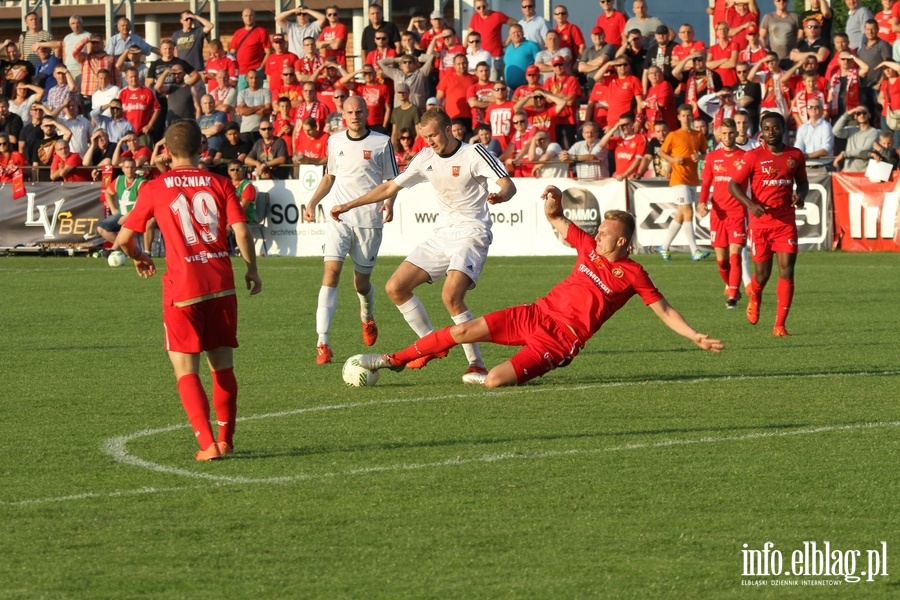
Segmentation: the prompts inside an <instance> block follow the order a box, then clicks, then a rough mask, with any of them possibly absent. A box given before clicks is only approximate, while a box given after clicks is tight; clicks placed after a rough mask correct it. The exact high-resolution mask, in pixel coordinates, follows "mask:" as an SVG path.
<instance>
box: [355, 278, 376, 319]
mask: <svg viewBox="0 0 900 600" xmlns="http://www.w3.org/2000/svg"><path fill="white" fill-rule="evenodd" d="M356 295H357V296H358V297H359V318H360V320H361V321H362V322H363V323H368V322H369V321H372V320H374V318H375V286H374V285H372V284H371V283H370V284H369V291H368V292H366V293H365V294H360V293H359V292H356Z"/></svg>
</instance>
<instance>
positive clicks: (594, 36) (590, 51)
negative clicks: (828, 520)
mask: <svg viewBox="0 0 900 600" xmlns="http://www.w3.org/2000/svg"><path fill="white" fill-rule="evenodd" d="M616 50H617V49H616V47H615V46H613V45H612V44H607V43H606V33H605V32H604V31H603V29H601V28H600V27H594V28H593V29H591V47H590V48H586V49H585V51H584V52H582V53H581V55H580V56H579V57H578V63H577V65H576V67H575V68H576V70H577V71H578V72H579V73H581V74H582V75H584V76H585V77H586V78H587V81H588V82H591V84H593V77H594V73H596V72H597V69H599V68H600V67H602V66H603V64H604V63H606V62H609V61H611V60H612V59H614V58H615V57H616ZM591 87H592V86H591Z"/></svg>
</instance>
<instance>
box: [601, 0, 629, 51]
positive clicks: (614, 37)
mask: <svg viewBox="0 0 900 600" xmlns="http://www.w3.org/2000/svg"><path fill="white" fill-rule="evenodd" d="M600 8H601V9H603V12H602V13H601V14H600V16H599V17H597V27H599V28H600V29H602V30H603V32H604V33H605V34H606V43H608V44H612V45H613V46H616V47H619V46H621V45H622V38H623V37H624V33H625V15H623V14H622V13H620V12H619V11H617V10H616V4H615V2H613V0H600Z"/></svg>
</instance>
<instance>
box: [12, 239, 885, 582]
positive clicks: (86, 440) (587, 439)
mask: <svg viewBox="0 0 900 600" xmlns="http://www.w3.org/2000/svg"><path fill="white" fill-rule="evenodd" d="M639 260H640V261H641V262H643V263H645V264H647V265H648V270H649V271H650V272H651V275H653V277H654V280H655V282H656V283H657V285H659V287H660V288H661V289H662V291H663V293H664V294H665V295H666V297H667V298H668V299H669V300H670V301H671V302H672V303H673V304H674V305H675V306H676V307H678V308H679V309H680V310H681V311H682V313H683V314H684V315H685V316H686V318H687V319H688V320H689V321H690V322H691V323H692V324H693V325H694V326H695V327H697V328H698V329H699V330H700V331H704V332H707V333H710V334H711V335H712V336H714V337H720V338H721V339H723V340H724V341H725V343H726V350H725V352H724V353H723V354H721V355H718V356H717V355H713V354H711V353H705V352H702V351H701V350H699V349H697V348H696V347H695V346H694V345H693V344H691V343H690V342H688V341H687V340H685V339H683V338H681V337H680V336H678V335H676V334H674V333H672V332H671V331H669V330H668V329H667V328H666V327H665V326H664V325H663V324H662V323H661V322H660V321H659V320H658V319H657V318H656V317H655V316H654V315H653V313H652V311H650V310H649V309H647V308H645V307H643V306H642V304H641V303H640V302H639V300H638V299H632V301H631V302H630V303H629V304H628V305H627V306H626V307H625V308H624V309H623V310H622V311H620V312H619V313H618V314H617V315H616V316H615V317H613V319H612V320H611V321H610V322H609V323H608V324H607V325H606V326H604V328H603V329H602V330H601V332H600V333H599V334H598V335H597V336H595V337H594V338H593V339H592V340H591V341H590V342H589V343H588V344H587V347H586V348H585V349H584V351H583V352H582V353H581V355H580V356H579V357H578V358H577V359H576V360H575V361H574V362H573V363H572V365H570V366H569V367H567V368H565V369H562V370H558V371H555V372H553V373H551V374H549V375H548V376H546V377H544V378H543V379H540V380H538V381H537V382H535V383H534V384H531V385H528V386H524V387H522V388H515V389H506V390H502V391H494V392H491V391H488V390H485V389H483V388H477V387H471V386H463V385H462V384H461V382H460V376H461V375H462V373H463V371H464V369H465V361H464V358H463V354H462V352H461V350H460V349H455V350H454V351H453V352H451V354H450V357H448V358H447V359H444V360H441V361H437V362H435V363H432V364H431V365H429V366H428V367H427V368H426V369H424V370H422V371H417V372H410V371H407V372H404V373H400V374H396V373H391V372H384V373H382V378H381V381H380V382H379V384H378V386H377V387H375V388H369V389H351V388H348V387H346V386H345V385H344V384H343V382H342V381H341V376H340V369H341V364H342V363H343V361H344V360H345V359H346V358H347V357H349V356H350V355H352V354H357V353H360V352H365V351H366V349H365V347H364V346H363V345H362V342H361V338H360V325H359V319H358V304H357V300H356V297H355V294H353V291H352V287H351V282H350V279H351V278H350V277H348V276H347V275H349V273H346V274H345V277H344V280H343V281H342V282H341V290H340V306H339V308H338V313H337V315H336V318H335V321H334V325H333V331H332V346H333V348H334V350H335V362H334V363H333V364H331V365H326V366H317V365H315V364H314V358H315V322H314V318H315V302H316V296H317V291H318V288H319V284H320V277H321V261H319V260H315V259H263V260H262V261H261V266H260V272H261V275H262V277H263V281H264V291H263V293H262V295H260V296H258V297H256V298H249V297H247V296H246V295H245V294H243V293H242V294H241V296H240V332H239V336H240V341H241V348H240V349H239V350H238V351H237V353H236V362H237V367H236V372H237V376H238V381H239V384H240V386H241V387H240V397H239V416H240V417H242V418H243V419H245V420H242V421H240V422H239V423H238V426H237V434H236V437H235V445H236V451H237V454H235V455H234V456H233V457H229V458H228V459H227V460H223V461H219V462H216V463H203V464H200V463H196V462H195V461H193V458H192V457H193V453H194V451H195V450H196V445H195V442H194V441H193V436H192V435H191V432H190V430H189V428H188V427H187V425H186V419H185V417H184V415H183V412H182V409H181V406H180V404H179V402H178V399H177V395H176V392H175V385H174V381H173V376H172V373H171V367H170V365H169V363H168V360H167V358H166V356H165V353H164V352H163V351H162V349H161V326H160V290H159V285H160V284H159V277H156V278H154V279H153V280H151V281H149V282H148V281H143V280H140V279H139V278H138V277H137V276H136V275H135V274H134V271H133V269H132V268H131V266H130V263H129V265H128V266H126V267H124V268H119V269H112V268H110V267H108V266H107V265H106V263H105V261H96V260H82V259H71V258H69V259H65V258H63V259H50V258H46V259H40V258H31V257H27V258H7V259H5V260H3V261H0V289H3V290H4V292H3V297H4V299H5V302H4V316H3V328H2V331H3V343H4V352H3V353H2V354H0V372H2V373H3V386H2V389H3V401H2V407H3V416H2V419H0V433H2V435H0V453H2V456H3V457H4V458H3V461H2V463H0V480H2V482H3V485H2V487H0V519H2V523H3V524H4V527H2V529H0V547H2V548H3V557H4V558H3V560H2V561H0V597H3V598H43V597H46V598H92V599H93V598H123V597H154V598H182V597H183V598H196V597H200V596H201V595H202V596H211V595H213V594H215V595H217V596H222V597H228V598H260V597H267V598H268V597H271V598H288V597H294V598H301V597H302V598H314V597H316V598H401V597H416V598H512V597H529V598H589V597H591V598H592V597H608V598H651V597H657V598H699V597H717V598H729V597H745V596H746V595H747V594H752V595H753V597H761V598H765V597H775V596H778V597H782V596H789V597H793V596H801V595H802V596H804V597H808V596H809V595H810V594H814V595H815V596H816V597H818V596H821V595H825V596H846V595H847V594H850V593H853V595H854V597H858V596H859V595H860V594H864V595H865V597H869V598H873V597H874V598H877V597H889V596H893V597H895V596H896V594H897V593H898V591H900V588H898V581H900V572H898V569H900V563H898V562H897V559H896V557H897V556H898V553H900V546H898V545H897V543H898V541H900V540H898V539H897V535H896V533H897V514H896V499H897V497H898V495H900V489H898V487H900V486H898V478H900V476H898V472H897V464H898V455H900V453H898V447H900V443H898V427H897V425H898V411H897V384H896V382H897V375H898V373H900V358H898V352H897V349H898V347H897V338H896V336H897V319H896V310H895V307H894V302H893V300H892V299H893V297H894V296H895V294H896V287H897V285H896V284H897V276H896V273H897V256H896V255H886V254H869V255H864V254H855V255H848V254H840V253H837V254H832V253H806V254H803V255H801V256H800V258H799V260H798V267H797V273H798V279H797V293H796V296H795V302H794V309H793V312H792V314H791V318H790V319H789V321H788V330H789V331H790V332H791V333H792V334H793V337H790V338H786V339H777V338H773V337H772V336H771V335H770V332H771V326H772V321H773V318H774V317H773V315H774V280H773V282H772V284H771V285H770V286H769V289H768V290H767V293H766V296H765V298H764V302H763V308H762V317H761V319H760V324H759V325H758V326H756V327H751V326H750V325H748V324H747V323H746V321H745V319H744V315H743V309H744V307H745V306H746V301H745V300H742V301H741V303H740V310H737V311H733V310H732V311H729V310H726V309H725V307H724V298H723V296H722V283H721V282H720V280H719V278H718V275H717V273H716V268H715V264H714V263H713V262H712V261H705V262H703V263H701V264H695V263H691V261H689V260H688V259H687V257H686V256H685V257H681V256H676V257H675V260H674V261H673V262H672V263H669V264H662V263H661V262H660V261H659V260H658V257H639ZM397 263H398V260H397V259H383V260H382V261H381V262H380V265H379V267H378V268H377V269H376V272H375V275H374V279H375V282H376V286H377V288H378V292H377V296H376V297H377V306H376V317H377V320H378V324H379V328H380V331H381V334H380V338H379V340H378V343H377V344H376V346H375V347H374V349H373V350H374V351H383V352H387V351H394V350H398V349H400V348H401V347H403V346H405V345H407V344H408V343H410V342H411V341H412V339H413V337H412V333H411V331H410V330H409V328H408V327H407V326H406V324H405V323H404V322H403V321H402V318H401V317H400V315H399V313H398V311H397V310H396V309H394V308H393V307H392V306H391V305H390V303H389V302H388V300H387V298H386V297H385V295H384V293H383V290H382V286H383V283H384V281H385V280H386V279H387V277H388V275H389V274H390V273H391V272H392V270H393V268H394V267H395V266H396V264H397ZM571 265H572V260H571V259H570V258H516V259H513V258H492V259H490V260H489V261H488V264H487V267H486V269H485V273H484V277H483V279H482V281H481V283H480V284H479V286H478V288H477V289H476V290H474V291H473V292H472V293H471V294H470V296H469V301H470V306H471V308H472V310H473V312H474V313H475V314H482V313H484V312H486V311H489V310H492V309H497V308H501V307H504V306H507V305H511V304H515V303H517V302H522V301H529V300H532V299H534V298H535V297H537V296H539V295H542V294H543V293H545V292H546V291H547V290H548V289H549V288H550V287H551V286H552V285H553V284H554V283H556V282H557V281H559V280H560V279H562V278H563V277H564V276H565V275H567V274H568V272H569V270H570V269H571ZM236 267H237V270H238V271H239V272H241V273H242V267H240V265H236ZM420 291H421V296H422V297H423V300H424V302H425V304H426V306H428V308H429V310H430V314H431V317H432V319H433V321H434V322H435V323H436V324H437V325H444V324H446V323H448V321H449V319H448V318H447V315H446V313H445V311H444V309H443V307H442V306H441V305H440V290H439V287H438V286H434V287H426V288H423V289H421V290H420ZM482 348H483V351H484V353H485V358H486V361H487V362H488V364H489V366H490V365H493V364H496V363H497V362H499V361H502V360H505V359H506V358H508V357H509V356H511V354H512V353H513V351H514V350H513V349H510V348H504V347H500V346H491V345H484V346H483V347H482ZM203 378H204V381H206V382H208V379H209V378H208V375H206V374H204V376H203ZM867 424H876V426H866V425H867ZM817 428H821V429H822V430H819V431H816V429H817ZM145 430H146V431H149V432H150V433H148V434H147V435H141V436H134V437H132V438H128V439H127V441H126V442H125V443H121V440H119V441H120V446H118V447H119V448H124V449H125V451H126V452H127V453H128V454H127V456H130V457H134V458H136V459H140V460H142V461H146V463H140V464H132V463H128V462H121V461H117V460H115V459H114V457H113V454H111V452H113V453H114V452H115V448H116V447H117V446H116V445H115V440H114V438H117V437H118V438H121V437H122V436H130V435H132V434H135V433H136V432H140V431H145ZM156 430H161V431H156ZM110 440H113V441H110ZM119 457H120V458H122V455H121V454H120V456H119ZM153 465H157V467H156V469H157V470H152V468H153ZM147 466H150V467H151V468H145V467H147ZM826 540H827V541H830V542H831V544H832V547H833V548H838V549H841V550H845V551H846V550H851V549H858V550H863V554H862V558H861V559H860V565H859V566H857V569H856V570H857V574H858V572H859V571H861V570H864V569H865V567H866V565H865V562H864V561H865V556H866V555H865V552H864V551H865V550H866V549H877V548H880V547H881V546H880V542H881V541H882V540H884V541H886V542H887V543H888V561H889V562H888V569H889V571H888V572H889V575H890V577H887V578H885V577H878V578H877V579H876V581H875V582H872V583H867V582H860V583H856V584H850V583H843V584H842V585H841V586H839V587H837V588H836V589H835V588H824V587H818V588H816V589H815V591H812V590H810V589H809V588H806V587H800V588H784V587H778V588H773V586H772V582H773V580H776V579H794V578H784V577H781V578H773V577H769V578H762V579H764V580H768V583H769V585H768V586H767V587H765V588H758V589H754V590H752V591H750V590H747V589H746V588H745V587H742V585H741V582H742V579H749V578H744V577H742V570H743V566H742V555H741V550H742V549H743V544H749V547H750V548H751V549H761V548H762V546H763V544H764V543H765V542H766V541H772V542H774V543H775V545H776V548H777V549H779V550H781V551H782V552H783V553H784V555H785V566H786V567H789V566H790V553H791V551H793V550H795V549H798V548H802V543H803V542H804V541H816V542H817V543H819V544H820V545H821V544H822V543H823V542H824V541H826ZM799 579H817V578H814V577H809V578H799ZM819 579H821V578H819ZM848 586H851V588H852V589H848ZM798 590H799V591H798Z"/></svg>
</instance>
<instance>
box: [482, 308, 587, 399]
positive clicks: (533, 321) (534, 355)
mask: <svg viewBox="0 0 900 600" xmlns="http://www.w3.org/2000/svg"><path fill="white" fill-rule="evenodd" d="M484 320H485V322H486V323H487V326H488V329H489V330H490V331H491V342H492V343H494V344H503V345H504V346H524V348H522V349H521V350H519V351H518V352H517V353H516V355H515V356H513V357H512V358H511V359H510V360H509V362H511V363H512V366H513V369H515V371H516V381H517V382H518V383H525V382H526V381H529V380H531V379H535V378H536V377H541V376H543V375H544V374H545V373H549V372H550V371H552V370H553V369H556V368H559V367H564V366H566V365H567V364H569V363H570V362H572V359H573V358H575V356H576V355H577V354H578V352H580V351H581V349H582V348H584V344H583V343H582V342H581V340H579V339H578V337H577V336H576V335H575V334H574V333H572V332H571V331H570V330H569V328H568V327H566V326H565V325H561V324H559V323H557V322H556V321H554V320H553V319H551V318H549V317H548V316H546V315H545V314H544V313H543V311H541V310H540V309H539V308H538V307H537V306H535V305H534V304H523V305H522V306H514V307H511V308H507V309H504V310H499V311H497V312H492V313H489V314H487V315H485V316H484Z"/></svg>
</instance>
